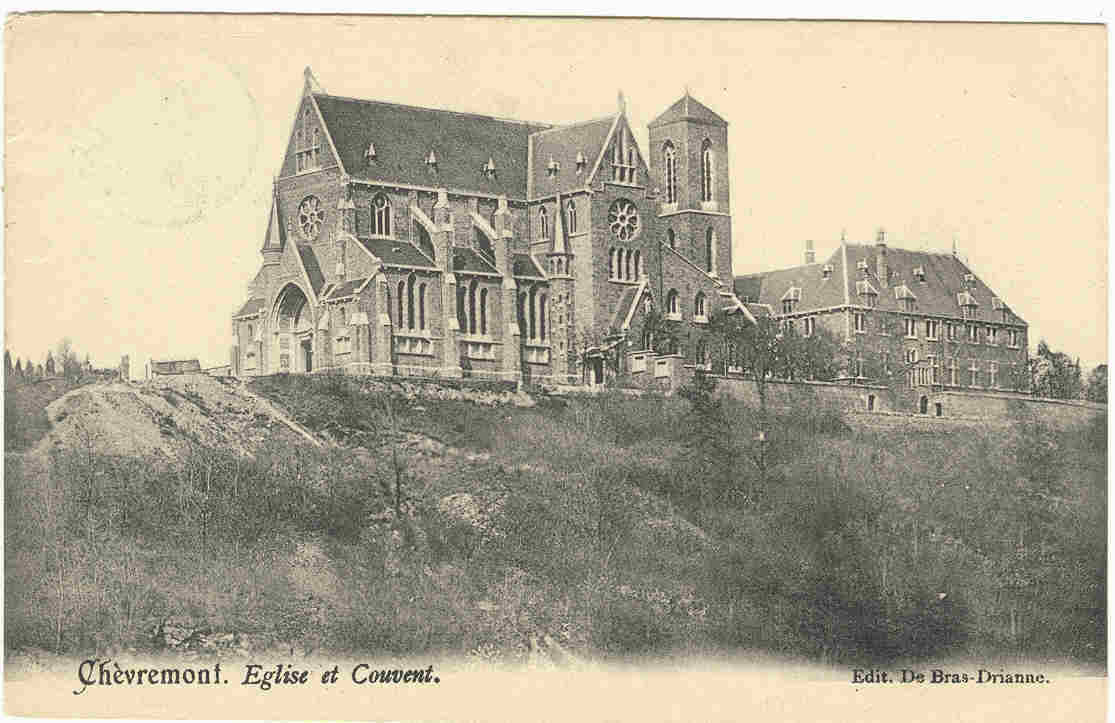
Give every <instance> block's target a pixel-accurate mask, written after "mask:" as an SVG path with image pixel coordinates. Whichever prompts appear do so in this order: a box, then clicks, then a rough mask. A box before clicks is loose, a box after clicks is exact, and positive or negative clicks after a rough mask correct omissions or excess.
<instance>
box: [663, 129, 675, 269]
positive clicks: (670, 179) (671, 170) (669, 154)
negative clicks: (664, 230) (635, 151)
mask: <svg viewBox="0 0 1115 723" xmlns="http://www.w3.org/2000/svg"><path fill="white" fill-rule="evenodd" d="M662 158H663V165H664V166H665V167H666V203H677V202H678V158H677V153H676V152H675V151H674V144H673V143H671V142H670V141H666V144H665V145H664V146H662ZM670 234H671V236H672V234H673V231H671V232H670ZM671 240H672V238H671ZM670 246H671V247H672V246H673V243H671V244H670Z"/></svg>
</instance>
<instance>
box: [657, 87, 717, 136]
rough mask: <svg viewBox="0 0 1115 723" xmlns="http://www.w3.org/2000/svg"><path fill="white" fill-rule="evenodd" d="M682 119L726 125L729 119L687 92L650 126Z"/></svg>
mask: <svg viewBox="0 0 1115 723" xmlns="http://www.w3.org/2000/svg"><path fill="white" fill-rule="evenodd" d="M680 120H695V121H700V122H703V123H712V124H713V125H719V126H726V125H728V121H726V120H724V119H723V118H721V117H720V116H719V115H717V114H716V113H715V112H714V111H713V110H712V109H711V108H709V107H708V106H707V105H705V104H704V103H702V102H700V101H699V100H697V99H696V98H694V97H693V96H691V95H689V93H686V94H685V95H683V96H682V97H681V98H680V99H679V100H678V101H677V102H675V103H674V104H673V105H672V106H670V107H669V108H667V109H666V110H665V112H663V113H662V115H660V116H658V117H657V118H655V119H654V120H652V121H651V122H650V124H649V125H650V127H651V128H654V127H656V126H662V125H666V124H667V123H673V122H675V121H680Z"/></svg>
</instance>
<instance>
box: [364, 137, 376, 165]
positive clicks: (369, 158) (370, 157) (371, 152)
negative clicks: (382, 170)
mask: <svg viewBox="0 0 1115 723" xmlns="http://www.w3.org/2000/svg"><path fill="white" fill-rule="evenodd" d="M364 162H365V163H367V164H368V165H369V166H371V165H374V164H375V162H376V144H375V143H369V144H368V150H366V151H364Z"/></svg>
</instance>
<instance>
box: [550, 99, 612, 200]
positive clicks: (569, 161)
mask: <svg viewBox="0 0 1115 723" xmlns="http://www.w3.org/2000/svg"><path fill="white" fill-rule="evenodd" d="M615 120H616V116H608V117H607V118H598V119H596V120H591V121H586V122H584V123H576V124H573V125H568V126H562V127H560V128H551V129H548V130H543V131H539V132H537V133H535V134H533V135H532V136H531V137H530V144H531V169H530V173H531V197H532V198H541V197H543V196H552V195H553V194H554V193H555V191H556V192H559V193H568V192H569V191H573V190H576V189H580V188H584V187H585V185H586V184H587V183H588V180H589V174H590V173H592V168H593V166H594V165H596V159H597V158H599V157H600V151H601V150H603V148H604V144H605V143H606V142H607V140H608V132H609V131H611V129H612V125H613V124H615ZM578 153H580V154H582V155H584V157H585V167H584V170H583V171H582V172H581V173H577V154H578ZM551 157H553V159H554V161H556V162H557V163H558V164H560V166H561V168H560V170H559V171H558V174H557V176H555V177H553V178H551V177H550V176H548V175H547V173H546V168H547V166H548V165H549V163H550V158H551Z"/></svg>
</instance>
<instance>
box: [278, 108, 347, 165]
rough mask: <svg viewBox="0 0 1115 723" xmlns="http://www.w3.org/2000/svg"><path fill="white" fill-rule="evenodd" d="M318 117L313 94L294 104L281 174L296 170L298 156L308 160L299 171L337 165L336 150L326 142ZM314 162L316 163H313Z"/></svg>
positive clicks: (326, 135) (323, 129) (326, 136)
mask: <svg viewBox="0 0 1115 723" xmlns="http://www.w3.org/2000/svg"><path fill="white" fill-rule="evenodd" d="M321 120H322V119H321V115H320V113H319V112H318V109H317V107H316V106H315V104H314V99H313V96H312V95H309V94H306V95H304V96H303V97H302V101H301V102H300V103H299V104H298V111H297V113H296V114H295V116H294V125H293V126H292V127H291V130H290V138H289V139H288V140H287V147H286V152H285V153H284V154H283V167H282V170H281V171H280V175H281V176H283V177H286V176H293V175H295V174H297V173H299V172H300V170H299V161H298V157H299V155H302V156H303V158H305V159H307V160H309V161H310V162H311V164H310V165H308V166H307V168H306V169H303V170H316V169H320V168H332V167H335V166H336V165H337V161H336V153H335V151H334V148H333V146H332V144H331V143H330V139H329V134H328V133H327V132H326V127H325V126H324V125H323V124H322V122H321ZM315 134H316V135H315ZM314 163H316V165H313V164H314Z"/></svg>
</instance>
